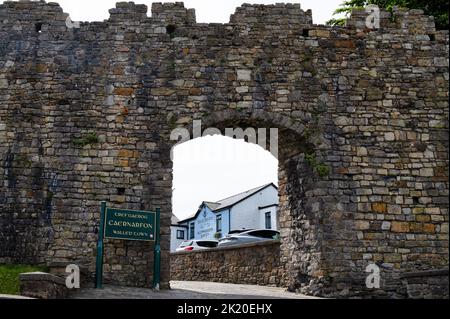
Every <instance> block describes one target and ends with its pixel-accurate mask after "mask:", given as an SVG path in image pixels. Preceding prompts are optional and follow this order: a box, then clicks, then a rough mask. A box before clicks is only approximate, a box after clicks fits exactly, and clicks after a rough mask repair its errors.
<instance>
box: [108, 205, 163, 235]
mask: <svg viewBox="0 0 450 319" xmlns="http://www.w3.org/2000/svg"><path fill="white" fill-rule="evenodd" d="M155 220H156V213H154V212H145V211H135V210H126V209H114V208H106V212H105V234H104V238H111V239H123V240H138V241H154V240H155V230H156V224H155Z"/></svg>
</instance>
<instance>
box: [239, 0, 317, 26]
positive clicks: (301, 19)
mask: <svg viewBox="0 0 450 319" xmlns="http://www.w3.org/2000/svg"><path fill="white" fill-rule="evenodd" d="M312 22H313V21H312V12H311V10H307V11H306V12H305V11H303V10H302V9H301V8H300V4H297V3H296V4H289V3H277V4H273V5H261V4H248V3H244V4H243V5H242V6H240V7H239V8H236V12H235V13H234V14H232V15H231V18H230V23H233V24H256V23H265V24H271V25H274V24H287V23H288V24H312Z"/></svg>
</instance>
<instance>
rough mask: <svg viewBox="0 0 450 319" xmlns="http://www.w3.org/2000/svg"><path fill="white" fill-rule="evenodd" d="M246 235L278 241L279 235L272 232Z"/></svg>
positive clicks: (264, 231)
mask: <svg viewBox="0 0 450 319" xmlns="http://www.w3.org/2000/svg"><path fill="white" fill-rule="evenodd" d="M248 235H249V236H255V237H258V238H267V239H278V237H279V233H278V232H276V231H273V230H257V231H252V232H249V233H248Z"/></svg>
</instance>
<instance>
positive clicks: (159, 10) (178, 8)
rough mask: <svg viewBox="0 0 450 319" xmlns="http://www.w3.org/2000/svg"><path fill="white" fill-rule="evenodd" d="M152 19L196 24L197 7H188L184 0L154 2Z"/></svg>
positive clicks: (171, 22) (169, 22) (168, 22)
mask: <svg viewBox="0 0 450 319" xmlns="http://www.w3.org/2000/svg"><path fill="white" fill-rule="evenodd" d="M152 19H153V20H155V21H156V22H160V23H163V24H177V25H179V24H182V25H183V24H195V23H196V19H195V9H186V8H185V7H184V4H183V2H175V3H161V2H154V3H153V4H152Z"/></svg>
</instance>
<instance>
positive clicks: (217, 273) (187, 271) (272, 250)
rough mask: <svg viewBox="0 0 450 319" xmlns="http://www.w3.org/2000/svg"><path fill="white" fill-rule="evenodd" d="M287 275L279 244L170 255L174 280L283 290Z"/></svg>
mask: <svg viewBox="0 0 450 319" xmlns="http://www.w3.org/2000/svg"><path fill="white" fill-rule="evenodd" d="M283 271H284V269H283V267H282V265H281V263H280V242H279V241H270V242H263V243H252V244H246V245H241V246H236V247H224V248H215V249H208V250H198V251H192V252H178V253H172V254H171V255H170V277H171V280H180V281H210V282H222V283H232V284H248V285H259V286H281V287H282V286H283V285H282V282H281V278H282V273H283Z"/></svg>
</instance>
